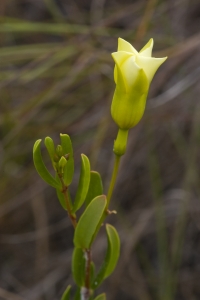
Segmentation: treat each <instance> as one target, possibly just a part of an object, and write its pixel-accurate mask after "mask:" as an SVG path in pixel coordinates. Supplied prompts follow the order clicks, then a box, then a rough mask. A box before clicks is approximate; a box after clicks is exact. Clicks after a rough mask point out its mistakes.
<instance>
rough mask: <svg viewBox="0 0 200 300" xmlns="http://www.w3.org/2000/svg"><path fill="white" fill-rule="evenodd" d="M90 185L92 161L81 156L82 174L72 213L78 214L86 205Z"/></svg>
mask: <svg viewBox="0 0 200 300" xmlns="http://www.w3.org/2000/svg"><path fill="white" fill-rule="evenodd" d="M89 185H90V161H89V159H88V158H87V156H86V155H84V154H81V173H80V178H79V183H78V190H77V193H76V197H75V201H74V206H73V210H72V212H73V213H74V212H76V211H77V210H78V209H79V208H80V207H81V206H82V204H83V203H84V200H85V198H86V195H87V192H88V189H89Z"/></svg>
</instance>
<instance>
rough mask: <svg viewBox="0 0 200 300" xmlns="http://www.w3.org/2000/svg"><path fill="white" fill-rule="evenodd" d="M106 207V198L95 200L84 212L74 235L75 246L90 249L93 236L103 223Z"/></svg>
mask: <svg viewBox="0 0 200 300" xmlns="http://www.w3.org/2000/svg"><path fill="white" fill-rule="evenodd" d="M105 207H106V196H104V195H101V196H97V197H96V198H94V199H93V200H92V201H91V203H90V204H89V205H88V207H87V208H86V210H85V211H84V212H83V214H82V216H81V217H80V219H79V222H78V224H77V226H76V229H75V233H74V245H75V246H76V247H79V248H82V249H89V248H90V245H91V243H92V241H93V235H94V234H95V232H96V229H97V227H98V225H99V222H100V221H101V217H102V215H103V213H104V210H105Z"/></svg>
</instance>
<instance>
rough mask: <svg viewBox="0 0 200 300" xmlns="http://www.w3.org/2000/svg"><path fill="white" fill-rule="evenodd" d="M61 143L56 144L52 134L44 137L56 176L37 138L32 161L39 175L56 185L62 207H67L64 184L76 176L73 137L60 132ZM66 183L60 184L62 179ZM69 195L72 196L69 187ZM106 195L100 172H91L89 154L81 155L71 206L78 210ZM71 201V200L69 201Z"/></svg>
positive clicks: (73, 209)
mask: <svg viewBox="0 0 200 300" xmlns="http://www.w3.org/2000/svg"><path fill="white" fill-rule="evenodd" d="M60 140H61V145H58V146H57V147H55V145H54V142H53V140H52V139H51V138H50V137H46V138H45V146H46V148H47V151H48V153H49V156H50V159H51V162H52V165H53V168H54V170H55V172H56V175H55V177H53V176H52V175H51V173H50V172H49V171H48V169H47V168H46V166H45V164H44V162H43V159H42V155H41V148H40V147H41V141H42V140H37V141H36V142H35V144H34V147H33V160H34V165H35V168H36V170H37V172H38V174H39V175H40V177H41V178H42V179H43V180H44V181H45V182H47V183H48V184H49V185H51V186H52V187H54V188H56V191H57V196H58V199H59V201H60V203H61V205H62V207H63V208H64V209H65V210H66V199H65V197H64V195H63V193H62V189H63V184H64V186H66V187H68V186H69V185H70V184H71V182H72V179H73V175H74V158H73V148H72V143H71V139H70V137H69V136H68V135H67V134H60ZM60 177H62V181H63V184H62V183H61V178H60ZM67 193H68V198H69V199H71V197H70V194H69V190H68V189H67ZM102 194H103V187H102V181H101V177H100V174H99V173H97V172H94V171H90V161H89V159H88V157H87V156H86V155H84V154H81V172H80V177H79V183H78V189H77V192H76V196H75V200H74V203H73V205H71V209H72V213H75V212H76V211H77V210H78V209H79V208H80V207H81V206H82V205H83V203H84V202H85V203H86V206H87V205H88V204H89V203H90V202H91V200H92V199H94V198H95V197H96V196H98V195H102ZM70 202H72V201H71V200H70Z"/></svg>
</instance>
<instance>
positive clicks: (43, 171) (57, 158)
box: [33, 134, 74, 191]
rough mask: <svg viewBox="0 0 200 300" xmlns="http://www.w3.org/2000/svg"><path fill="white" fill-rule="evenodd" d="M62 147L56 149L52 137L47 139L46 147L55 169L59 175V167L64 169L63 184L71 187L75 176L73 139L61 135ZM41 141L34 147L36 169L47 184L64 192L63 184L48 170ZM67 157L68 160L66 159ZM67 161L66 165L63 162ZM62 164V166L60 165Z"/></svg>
mask: <svg viewBox="0 0 200 300" xmlns="http://www.w3.org/2000/svg"><path fill="white" fill-rule="evenodd" d="M60 140H61V145H59V146H60V148H59V153H58V150H57V149H58V147H57V149H56V148H55V145H54V142H53V140H52V139H51V138H50V137H46V138H45V146H46V148H47V151H48V153H49V156H50V159H51V162H52V165H53V168H54V169H55V171H56V172H57V173H58V172H59V167H62V176H63V182H64V184H65V185H66V186H69V185H70V184H71V182H72V179H73V175H74V158H73V148H72V143H71V139H70V137H69V136H68V135H67V134H60ZM41 141H42V140H41V139H40V140H37V141H36V142H35V144H34V147H33V161H34V165H35V168H36V170H37V172H38V174H39V175H40V177H41V178H42V179H43V180H44V181H45V182H47V183H48V184H49V185H51V186H52V187H54V188H56V189H57V190H59V191H61V190H62V185H61V182H60V181H59V180H58V179H56V178H54V177H53V176H52V175H51V173H50V172H49V171H48V170H47V168H46V166H45V164H44V162H43V159H42V155H41V149H40V146H41ZM65 157H67V159H66V158H65ZM64 161H66V164H63V162H64ZM59 163H60V164H59Z"/></svg>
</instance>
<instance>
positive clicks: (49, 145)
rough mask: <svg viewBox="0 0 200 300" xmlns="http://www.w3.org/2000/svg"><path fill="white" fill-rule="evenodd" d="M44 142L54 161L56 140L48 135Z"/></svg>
mask: <svg viewBox="0 0 200 300" xmlns="http://www.w3.org/2000/svg"><path fill="white" fill-rule="evenodd" d="M44 144H45V146H46V148H47V151H48V153H49V156H50V158H51V161H52V163H54V155H55V145H54V141H53V140H52V138H50V137H49V136H47V137H46V138H45V140H44ZM53 165H54V164H53Z"/></svg>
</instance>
